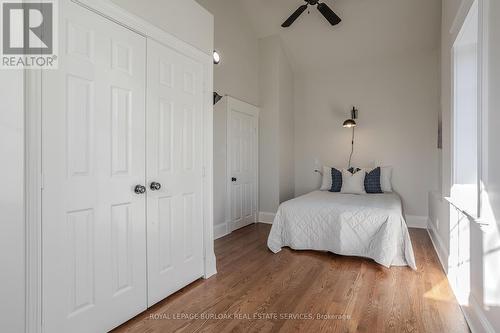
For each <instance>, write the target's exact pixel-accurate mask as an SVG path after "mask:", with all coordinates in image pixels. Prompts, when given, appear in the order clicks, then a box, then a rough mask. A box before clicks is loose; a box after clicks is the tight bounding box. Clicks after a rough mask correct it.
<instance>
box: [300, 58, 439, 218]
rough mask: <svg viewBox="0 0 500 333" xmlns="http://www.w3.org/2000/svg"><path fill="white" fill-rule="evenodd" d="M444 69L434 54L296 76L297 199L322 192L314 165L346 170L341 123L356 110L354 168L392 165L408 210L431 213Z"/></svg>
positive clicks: (346, 136) (346, 142) (346, 133)
mask: <svg viewBox="0 0 500 333" xmlns="http://www.w3.org/2000/svg"><path fill="white" fill-rule="evenodd" d="M438 69H439V65H438V52H437V50H436V51H433V52H432V51H429V52H424V53H421V54H418V53H414V54H407V55H405V56H387V57H386V58H385V59H380V60H375V59H373V60H372V61H368V62H362V63H358V64H353V65H347V66H346V65H344V66H343V65H342V64H338V65H332V66H331V67H330V68H328V70H327V72H325V73H306V74H304V75H301V76H298V77H296V82H295V133H296V138H295V141H296V145H295V161H296V162H295V168H296V169H295V184H296V191H295V194H296V195H301V194H304V193H307V192H309V191H312V190H315V189H318V188H319V186H320V183H321V179H320V176H319V174H317V173H314V172H313V170H314V169H315V168H317V167H319V165H316V162H315V161H316V160H318V162H319V164H323V165H330V166H336V167H338V168H340V167H342V168H345V167H347V164H348V158H349V153H350V149H351V133H352V132H351V130H350V129H345V128H343V127H342V123H343V122H344V120H346V119H347V118H349V117H350V112H349V111H350V109H351V108H352V106H353V105H355V106H356V107H358V108H359V119H358V120H357V121H356V122H357V123H358V126H357V127H356V129H355V148H354V155H353V162H352V165H355V166H359V167H371V166H375V165H382V166H386V165H390V166H393V185H394V189H395V191H397V192H398V193H399V194H400V195H401V197H402V199H403V204H404V209H405V213H406V214H408V215H416V216H427V215H428V214H427V211H428V209H427V196H428V192H429V191H430V190H433V189H435V188H437V185H436V184H437V148H436V145H437V120H438V112H439V75H438Z"/></svg>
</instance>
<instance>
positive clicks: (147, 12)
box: [111, 0, 214, 54]
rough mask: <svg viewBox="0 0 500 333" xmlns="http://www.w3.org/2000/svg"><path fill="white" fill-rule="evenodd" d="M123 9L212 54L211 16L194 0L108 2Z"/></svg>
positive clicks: (127, 0) (121, 0) (122, 0)
mask: <svg viewBox="0 0 500 333" xmlns="http://www.w3.org/2000/svg"><path fill="white" fill-rule="evenodd" d="M111 1H113V2H114V3H116V4H118V5H119V6H121V7H122V8H124V9H125V10H127V11H129V12H130V13H133V14H135V15H137V16H139V17H141V18H143V19H144V20H146V21H148V22H150V23H152V24H154V25H156V26H157V27H159V28H160V29H163V30H165V31H168V32H169V33H170V34H172V35H174V36H176V37H177V38H179V39H181V40H183V41H185V42H187V43H189V44H191V45H193V46H194V47H196V48H198V49H200V50H201V51H203V52H205V53H207V54H212V51H213V45H214V32H213V29H210V28H207V27H212V26H213V16H212V15H210V14H209V13H208V12H207V11H206V10H205V9H203V8H202V7H201V6H200V5H198V4H197V3H196V1H194V0H182V1H172V0H167V1H165V0H140V1H138V0H111Z"/></svg>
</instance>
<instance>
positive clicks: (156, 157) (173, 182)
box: [147, 40, 203, 306]
mask: <svg viewBox="0 0 500 333" xmlns="http://www.w3.org/2000/svg"><path fill="white" fill-rule="evenodd" d="M202 78H203V67H202V65H201V64H199V63H197V62H196V61H194V60H192V59H190V58H188V57H186V56H184V55H182V54H180V53H178V52H176V51H174V50H172V49H170V48H168V47H165V46H163V45H161V44H159V43H157V42H154V41H150V40H148V96H147V179H148V186H150V184H151V183H153V182H157V183H159V184H161V189H160V190H156V191H148V197H147V201H148V203H147V205H148V222H147V223H148V305H150V306H151V305H153V304H155V303H156V302H158V301H160V300H162V299H163V298H165V297H167V296H168V295H170V294H172V293H173V292H175V291H177V290H179V289H180V288H182V287H184V286H185V285H187V284H188V283H190V282H192V281H194V280H196V279H198V278H200V277H201V276H202V275H203V216H202V211H203V207H202V153H203V152H202V147H203V142H202V133H203V129H202V114H201V111H202V103H203V86H202Z"/></svg>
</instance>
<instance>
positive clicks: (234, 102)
mask: <svg viewBox="0 0 500 333" xmlns="http://www.w3.org/2000/svg"><path fill="white" fill-rule="evenodd" d="M226 99H227V100H226V221H227V223H226V225H227V226H226V231H227V233H228V234H229V233H231V232H233V231H234V229H233V223H232V222H233V221H232V219H231V208H232V203H231V198H232V197H231V187H232V184H231V177H232V174H231V157H230V156H231V143H230V141H229V138H230V137H231V109H232V107H233V106H238V105H242V106H243V109H244V108H248V107H250V109H251V111H250V110H247V111H240V112H242V113H246V114H249V115H251V116H252V117H254V118H255V120H256V126H255V143H254V156H255V161H254V164H255V165H254V170H255V174H254V177H255V193H254V200H255V221H254V223H257V220H258V215H259V114H260V108H259V107H257V106H255V105H253V104H250V103H247V102H244V101H242V100H239V99H237V98H234V97H231V96H229V95H226Z"/></svg>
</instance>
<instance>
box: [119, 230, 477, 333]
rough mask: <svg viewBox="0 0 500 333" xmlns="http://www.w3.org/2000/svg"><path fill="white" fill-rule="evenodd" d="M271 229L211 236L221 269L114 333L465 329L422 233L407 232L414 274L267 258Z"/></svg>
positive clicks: (304, 255) (340, 261)
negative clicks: (411, 251)
mask: <svg viewBox="0 0 500 333" xmlns="http://www.w3.org/2000/svg"><path fill="white" fill-rule="evenodd" d="M269 230H270V226H269V225H265V224H256V225H251V226H248V227H245V228H243V229H240V230H237V231H235V232H234V233H232V234H230V235H229V236H226V237H224V238H221V239H219V240H217V241H216V242H215V252H216V256H217V270H218V274H217V275H215V276H213V277H212V278H210V279H208V280H198V281H196V282H194V283H193V284H191V285H189V286H188V287H186V288H184V289H182V290H181V291H179V292H177V293H175V294H174V295H172V296H170V297H168V298H167V299H165V300H164V301H162V302H160V303H158V304H157V305H155V306H154V307H152V308H151V309H149V310H147V311H145V312H144V313H142V314H140V315H139V316H137V317H136V318H134V319H132V320H130V321H129V322H127V323H125V324H123V325H122V326H120V327H118V328H117V329H116V330H115V332H134V333H135V332H141V333H143V332H148V333H152V332H217V333H219V332H278V331H279V332H431V333H434V332H440V333H447V332H453V333H458V332H469V328H468V326H467V324H466V322H465V319H464V317H463V315H462V312H461V310H460V308H459V305H458V303H457V301H456V300H455V297H454V296H453V293H452V291H451V288H450V286H449V284H448V281H447V280H446V276H445V274H444V273H443V271H442V269H441V266H440V264H439V262H438V258H437V256H436V253H435V252H434V248H433V247H432V244H431V241H430V239H429V237H428V235H427V233H426V231H425V230H418V229H411V230H410V234H411V238H412V243H413V248H414V251H415V256H416V260H417V266H418V271H417V272H414V271H412V270H411V269H410V268H407V267H393V268H391V269H387V268H384V267H383V266H380V265H378V264H376V263H374V262H373V261H371V260H368V259H362V258H354V257H342V256H337V255H334V254H331V253H323V252H313V251H293V250H290V249H288V248H286V249H283V251H281V252H280V253H278V254H273V253H271V252H270V251H269V250H268V249H267V246H266V240H267V235H268V233H269ZM318 316H319V318H318Z"/></svg>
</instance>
